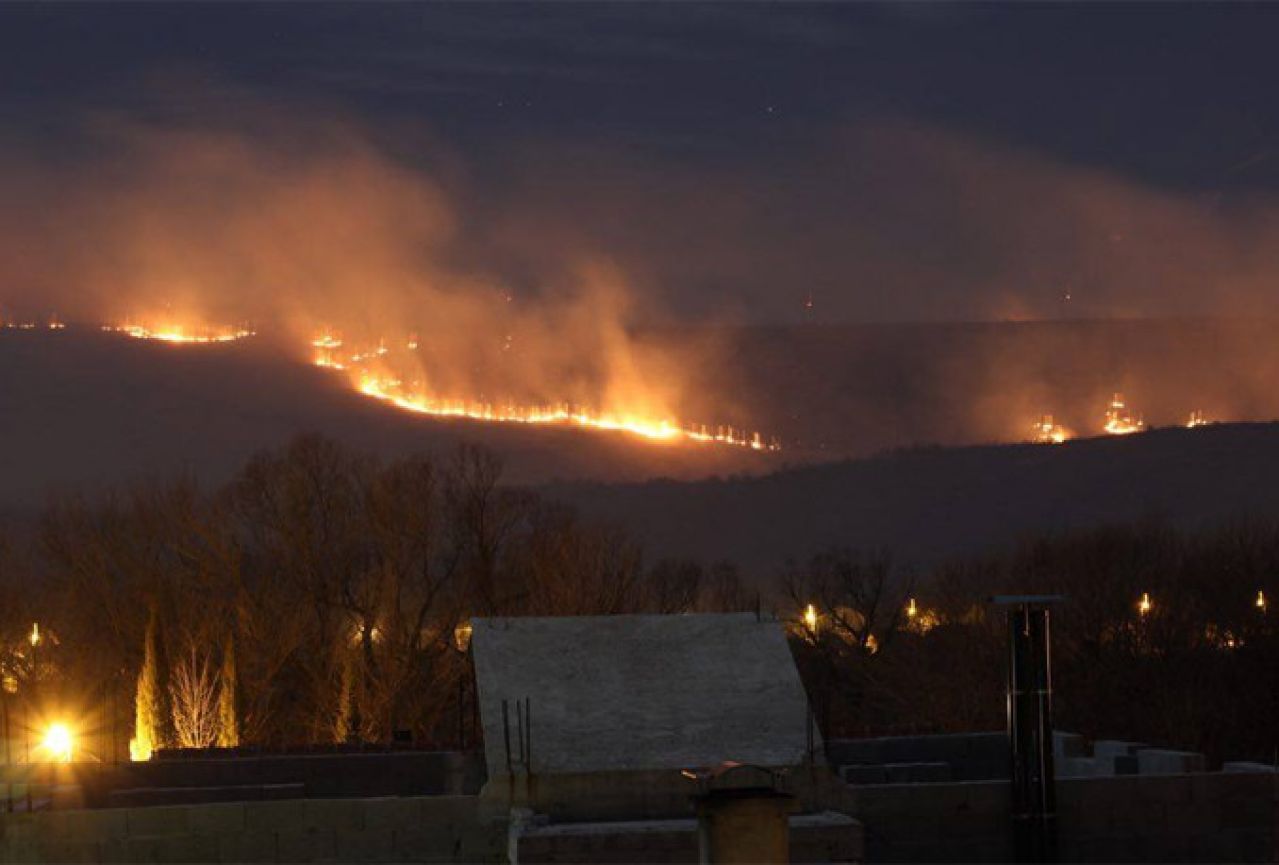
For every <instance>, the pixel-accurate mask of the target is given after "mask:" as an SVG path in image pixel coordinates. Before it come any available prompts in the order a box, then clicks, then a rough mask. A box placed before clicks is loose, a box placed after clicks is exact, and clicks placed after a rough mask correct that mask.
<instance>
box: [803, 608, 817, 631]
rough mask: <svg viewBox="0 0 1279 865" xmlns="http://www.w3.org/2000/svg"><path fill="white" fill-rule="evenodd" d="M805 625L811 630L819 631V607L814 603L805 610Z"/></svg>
mask: <svg viewBox="0 0 1279 865" xmlns="http://www.w3.org/2000/svg"><path fill="white" fill-rule="evenodd" d="M804 625H805V626H806V627H807V628H808V630H809V631H810V632H812V633H814V634H816V633H817V608H816V607H814V606H813V605H812V604H809V605H808V609H806V610H804Z"/></svg>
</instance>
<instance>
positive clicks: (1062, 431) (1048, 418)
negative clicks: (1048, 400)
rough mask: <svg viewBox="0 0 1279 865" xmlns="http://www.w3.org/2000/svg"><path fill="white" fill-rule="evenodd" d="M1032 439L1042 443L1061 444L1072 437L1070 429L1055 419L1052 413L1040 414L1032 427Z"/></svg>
mask: <svg viewBox="0 0 1279 865" xmlns="http://www.w3.org/2000/svg"><path fill="white" fill-rule="evenodd" d="M1031 433H1032V436H1033V438H1032V441H1034V442H1035V443H1036V444H1041V445H1059V444H1061V443H1062V442H1064V441H1066V440H1067V439H1068V438H1070V431H1069V430H1067V429H1066V428H1065V427H1063V426H1062V425H1061V424H1059V423H1055V422H1054V421H1053V416H1052V415H1050V414H1046V415H1040V417H1039V420H1038V421H1036V422H1035V425H1034V427H1032V428H1031Z"/></svg>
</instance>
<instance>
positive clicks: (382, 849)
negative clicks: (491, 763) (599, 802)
mask: <svg viewBox="0 0 1279 865" xmlns="http://www.w3.org/2000/svg"><path fill="white" fill-rule="evenodd" d="M506 843H507V821H506V820H505V819H501V818H491V817H488V816H486V814H485V812H484V811H483V809H481V808H480V807H479V802H478V799H477V798H476V797H474V796H429V797H407V798H382V799H310V800H293V801H281V802H235V803H219V804H206V805H177V806H166V807H153V808H109V809H103V810H92V811H90V810H79V811H47V812H35V813H33V814H10V815H4V816H3V818H0V861H3V862H316V861H341V862H457V861H466V862H500V861H504V857H505V853H506Z"/></svg>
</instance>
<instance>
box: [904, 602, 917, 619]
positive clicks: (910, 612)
mask: <svg viewBox="0 0 1279 865" xmlns="http://www.w3.org/2000/svg"><path fill="white" fill-rule="evenodd" d="M918 615H919V608H918V607H916V606H915V599H914V598H911V599H910V603H909V604H907V605H906V618H908V619H913V618H915V617H916V616H918Z"/></svg>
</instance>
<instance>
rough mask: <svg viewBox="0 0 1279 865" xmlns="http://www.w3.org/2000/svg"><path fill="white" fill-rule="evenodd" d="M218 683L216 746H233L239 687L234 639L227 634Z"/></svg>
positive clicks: (237, 723)
mask: <svg viewBox="0 0 1279 865" xmlns="http://www.w3.org/2000/svg"><path fill="white" fill-rule="evenodd" d="M220 679H221V681H220V682H219V684H218V747H220V748H234V747H236V746H237V745H239V744H240V715H239V711H238V709H239V701H238V700H237V699H236V694H237V689H238V687H239V683H238V674H237V673H236V669H235V640H234V639H233V638H232V637H231V635H230V634H228V635H227V638H226V644H225V645H224V646H223V648H222V673H221V676H220Z"/></svg>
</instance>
